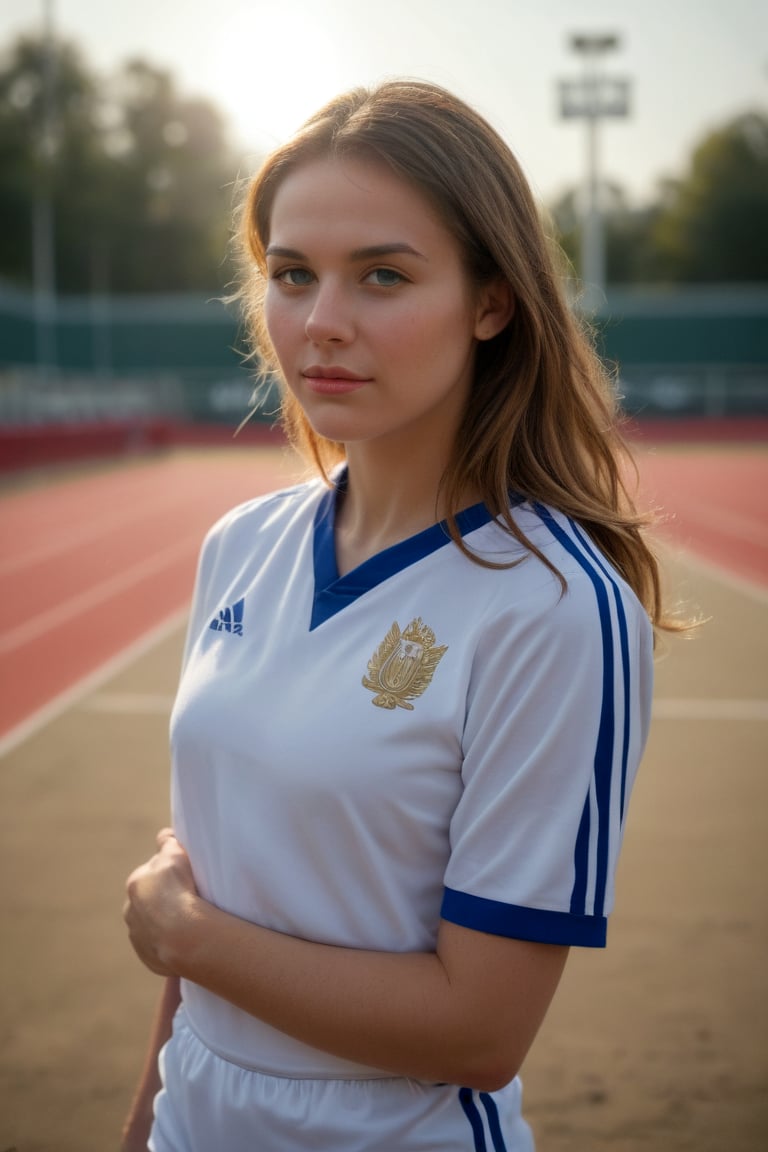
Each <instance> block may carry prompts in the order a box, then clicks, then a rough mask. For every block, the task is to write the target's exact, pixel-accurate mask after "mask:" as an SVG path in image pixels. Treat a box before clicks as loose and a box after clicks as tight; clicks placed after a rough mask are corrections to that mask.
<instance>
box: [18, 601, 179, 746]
mask: <svg viewBox="0 0 768 1152" xmlns="http://www.w3.org/2000/svg"><path fill="white" fill-rule="evenodd" d="M187 613H188V607H187V606H186V605H185V606H184V607H183V608H179V609H178V610H177V611H176V612H173V613H172V614H171V615H170V616H166V618H165V620H161V621H160V623H159V624H156V625H155V627H154V628H151V629H150V630H149V631H148V632H145V633H144V635H143V636H140V637H139V638H138V639H137V640H134V641H133V643H132V644H129V645H128V646H127V647H126V648H123V649H122V651H120V652H117V653H116V654H115V655H114V656H112V657H111V658H110V659H109V660H107V661H106V663H104V664H101V665H100V666H99V667H98V668H97V669H95V671H93V672H90V673H89V674H88V675H87V676H83V677H82V679H81V680H78V681H76V682H75V683H74V684H72V685H71V687H69V688H67V689H66V690H65V691H64V692H61V693H60V694H59V695H58V696H55V697H54V698H53V699H52V700H49V701H48V703H47V704H45V705H44V706H43V707H42V708H39V709H38V710H37V711H36V712H33V713H32V715H31V716H28V717H27V718H26V719H25V720H22V721H21V723H20V724H17V725H16V726H15V727H14V728H11V730H10V731H9V732H6V733H5V735H4V736H1V737H0V758H2V757H3V756H6V755H7V754H8V753H9V752H12V751H13V749H14V748H17V747H18V746H19V744H23V743H24V741H25V740H28V739H29V738H30V736H34V735H35V733H36V732H39V731H40V729H42V728H45V727H46V725H47V724H50V722H51V721H52V720H55V719H56V717H57V716H60V715H61V714H62V712H66V711H67V709H68V708H71V707H72V706H73V705H74V704H76V703H78V701H79V700H81V699H82V698H83V697H84V696H87V695H88V693H89V692H94V691H95V690H96V689H97V688H100V687H101V685H102V684H104V683H106V681H107V680H109V679H110V678H111V677H112V676H117V674H118V673H119V672H122V671H123V669H124V668H128V667H129V666H130V665H131V664H133V663H135V661H136V660H138V659H139V658H140V657H141V656H143V655H144V654H145V653H147V652H150V651H151V650H152V649H153V648H155V647H157V646H158V645H159V644H161V643H162V642H163V641H164V640H165V639H167V638H168V637H169V636H171V635H172V634H173V633H174V632H176V631H178V630H179V629H180V628H182V627H184V625H185V623H186V619H187Z"/></svg>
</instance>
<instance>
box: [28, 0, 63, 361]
mask: <svg viewBox="0 0 768 1152" xmlns="http://www.w3.org/2000/svg"><path fill="white" fill-rule="evenodd" d="M55 70H56V46H55V39H54V27H53V0H43V35H42V76H41V89H42V106H41V118H40V124H39V127H38V132H39V138H38V177H37V181H38V182H37V188H36V190H35V195H34V203H33V207H32V263H33V282H34V300H35V342H36V347H37V369H38V373H39V375H40V377H41V378H42V379H43V380H47V379H49V378H50V377H51V375H52V374H54V373H55V371H56V363H57V360H58V353H57V346H56V345H57V341H56V262H55V255H54V219H53V192H52V180H53V168H54V163H55V158H56V147H57V140H56V123H55V122H56V98H55V91H54V85H55Z"/></svg>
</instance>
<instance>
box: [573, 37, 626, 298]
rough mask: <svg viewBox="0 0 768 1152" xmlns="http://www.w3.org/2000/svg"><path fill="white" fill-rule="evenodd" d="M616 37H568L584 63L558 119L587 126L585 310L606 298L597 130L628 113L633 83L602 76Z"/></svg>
mask: <svg viewBox="0 0 768 1152" xmlns="http://www.w3.org/2000/svg"><path fill="white" fill-rule="evenodd" d="M619 44H620V40H619V37H618V36H617V35H615V34H614V33H590V34H585V33H579V34H575V35H573V36H571V37H570V47H571V48H572V50H573V51H574V52H577V53H578V54H579V55H580V56H581V58H582V60H583V61H584V71H583V73H582V75H581V77H580V78H579V79H578V80H561V81H560V115H561V116H562V117H563V119H566V120H570V119H576V118H578V119H582V120H585V121H586V126H587V147H586V151H587V164H586V189H585V197H584V208H583V213H582V226H581V279H582V283H583V288H584V294H583V300H582V307H583V308H584V309H585V310H587V311H591V312H593V311H595V309H596V308H597V307H598V306H599V304H600V302H601V300H602V299H603V297H604V295H605V245H604V240H603V222H602V214H601V211H600V176H599V166H600V157H599V151H598V127H599V124H600V121H601V120H602V119H603V118H604V117H606V116H615V117H621V116H627V115H628V114H629V80H627V79H625V78H624V77H615V76H613V77H608V76H604V75H603V74H602V73H601V71H600V61H601V59H602V57H603V56H604V55H605V53H606V52H611V51H613V50H614V49H616V48H618V47H619Z"/></svg>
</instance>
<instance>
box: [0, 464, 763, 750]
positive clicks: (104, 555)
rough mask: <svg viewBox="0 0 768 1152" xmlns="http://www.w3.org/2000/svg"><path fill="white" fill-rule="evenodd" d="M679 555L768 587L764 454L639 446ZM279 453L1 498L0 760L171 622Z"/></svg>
mask: <svg viewBox="0 0 768 1152" xmlns="http://www.w3.org/2000/svg"><path fill="white" fill-rule="evenodd" d="M639 461H640V467H641V475H642V485H643V490H644V493H645V496H646V499H647V500H648V501H649V502H650V503H652V504H654V505H656V506H660V507H662V508H663V509H664V510H665V513H666V517H667V521H666V527H665V531H666V532H667V533H669V534H670V535H671V537H672V539H673V541H674V542H675V543H676V544H679V545H681V546H683V547H684V548H686V549H688V550H690V551H693V552H695V553H697V554H698V555H699V556H701V557H702V558H703V559H704V560H705V561H708V562H709V563H711V564H714V565H716V566H718V567H720V568H725V569H727V570H728V571H730V572H731V573H732V574H733V575H734V576H735V577H737V578H739V579H741V580H743V581H745V582H746V583H748V584H750V585H754V586H757V587H760V588H768V501H766V498H765V494H766V489H768V452H766V451H765V450H764V449H760V448H755V447H752V448H741V449H735V448H724V447H723V448H712V449H708V450H704V449H702V448H700V447H696V448H688V449H680V450H671V449H668V448H664V449H661V448H660V449H657V450H653V449H643V450H642V452H641V453H640V455H639ZM289 469H290V461H288V460H286V458H285V457H284V456H282V455H281V454H280V453H279V452H278V451H277V450H275V449H271V450H260V451H256V450H250V451H248V450H237V451H232V452H228V453H223V452H219V453H208V454H197V455H191V454H187V455H169V456H164V457H160V458H155V459H152V460H149V461H145V462H137V463H133V464H131V465H130V466H128V467H120V468H116V469H114V470H105V471H102V470H99V471H97V472H91V473H88V474H85V475H80V476H77V477H69V478H66V479H59V480H58V481H57V482H50V483H46V484H44V485H36V486H33V487H27V488H25V489H23V490H17V491H7V492H6V493H5V494H4V495H2V497H1V498H0V685H2V691H1V692H0V754H2V751H3V749H4V748H6V749H7V748H8V747H10V746H12V745H13V744H14V743H16V742H17V740H18V739H20V738H22V737H23V735H24V733H25V732H26V731H27V730H29V729H30V728H31V727H33V726H34V725H35V723H37V722H41V721H42V720H43V719H44V718H45V716H46V714H47V713H48V711H50V709H51V708H54V707H55V706H56V702H57V701H59V702H61V701H64V700H66V698H67V694H69V693H71V692H72V691H73V690H76V686H77V685H82V684H83V682H84V681H85V682H87V679H88V677H89V676H94V675H96V674H98V670H99V669H103V667H104V666H105V665H106V664H108V663H109V662H110V661H113V660H114V659H115V658H116V657H118V655H119V654H120V653H124V652H125V651H126V650H130V648H131V646H132V645H135V644H136V643H137V642H138V641H139V640H140V638H141V637H143V636H146V635H147V634H151V633H152V632H153V630H159V629H161V628H162V627H163V626H166V625H168V624H169V623H170V622H173V621H174V620H176V619H178V621H179V622H180V620H181V616H182V614H183V613H184V611H185V609H186V606H187V604H188V602H189V597H190V594H191V590H192V584H193V580H194V572H195V563H196V557H197V553H198V550H199V547H200V543H201V540H202V537H203V535H204V533H205V531H206V529H207V528H208V527H209V526H210V525H211V524H212V523H213V521H214V520H215V519H216V518H217V517H218V516H219V515H221V514H222V513H223V512H224V511H225V510H226V509H227V508H229V507H231V506H232V505H234V504H236V503H238V502H240V501H243V500H246V499H249V498H250V497H252V496H256V495H258V494H260V493H263V492H267V491H270V490H271V489H273V488H275V487H276V486H279V485H280V484H282V483H284V482H285V477H286V475H290V471H289Z"/></svg>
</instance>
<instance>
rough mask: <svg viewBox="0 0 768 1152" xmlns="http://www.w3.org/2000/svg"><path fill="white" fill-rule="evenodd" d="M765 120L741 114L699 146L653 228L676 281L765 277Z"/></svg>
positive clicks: (662, 268)
mask: <svg viewBox="0 0 768 1152" xmlns="http://www.w3.org/2000/svg"><path fill="white" fill-rule="evenodd" d="M767 222H768V116H766V115H765V114H763V113H759V112H746V113H744V114H743V115H741V116H738V117H737V118H736V119H735V120H732V121H731V122H730V123H728V124H726V125H725V126H724V127H722V128H720V129H718V130H716V131H715V132H712V133H710V134H709V135H708V136H707V137H705V139H704V140H702V142H701V143H700V144H699V145H698V147H697V148H696V150H695V151H694V153H693V156H692V158H691V163H690V168H689V171H688V173H687V174H686V175H685V176H684V177H683V178H682V179H681V180H680V181H679V182H678V183H677V184H672V185H670V186H669V187H668V188H667V193H666V202H665V203H664V204H663V206H662V207H661V208H660V209H659V211H658V214H657V217H656V220H655V222H654V225H653V228H652V241H653V246H654V248H655V250H656V254H657V259H658V262H659V273H660V274H661V275H662V276H663V277H664V279H669V280H673V281H713V280H714V281H717V280H720V281H723V280H725V281H754V280H768V225H767Z"/></svg>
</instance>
